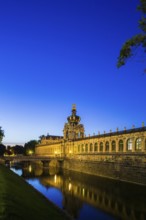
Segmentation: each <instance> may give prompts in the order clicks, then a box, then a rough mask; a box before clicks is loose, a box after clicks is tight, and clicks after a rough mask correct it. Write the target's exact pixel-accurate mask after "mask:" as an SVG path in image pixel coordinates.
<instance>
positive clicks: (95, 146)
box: [94, 143, 98, 152]
mask: <svg viewBox="0 0 146 220" xmlns="http://www.w3.org/2000/svg"><path fill="white" fill-rule="evenodd" d="M94 151H95V152H96V151H98V145H97V143H95V144H94Z"/></svg>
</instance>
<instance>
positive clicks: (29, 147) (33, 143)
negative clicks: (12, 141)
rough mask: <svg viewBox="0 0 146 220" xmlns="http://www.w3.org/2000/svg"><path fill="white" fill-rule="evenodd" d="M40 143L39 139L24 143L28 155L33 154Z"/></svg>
mask: <svg viewBox="0 0 146 220" xmlns="http://www.w3.org/2000/svg"><path fill="white" fill-rule="evenodd" d="M37 144H38V141H36V140H31V141H29V142H27V143H25V145H24V151H25V154H26V155H32V154H34V153H35V146H36V145H37Z"/></svg>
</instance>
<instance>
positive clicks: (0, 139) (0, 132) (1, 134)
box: [0, 127, 5, 143]
mask: <svg viewBox="0 0 146 220" xmlns="http://www.w3.org/2000/svg"><path fill="white" fill-rule="evenodd" d="M4 136H5V135H4V131H3V130H2V128H1V127H0V143H1V142H2V139H3V137H4Z"/></svg>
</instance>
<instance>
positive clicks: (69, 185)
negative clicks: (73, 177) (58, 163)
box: [68, 183, 72, 191]
mask: <svg viewBox="0 0 146 220" xmlns="http://www.w3.org/2000/svg"><path fill="white" fill-rule="evenodd" d="M71 189H72V184H71V183H69V184H68V190H69V191H71Z"/></svg>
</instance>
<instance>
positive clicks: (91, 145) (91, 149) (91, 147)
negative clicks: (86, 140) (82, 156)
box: [90, 144, 93, 152]
mask: <svg viewBox="0 0 146 220" xmlns="http://www.w3.org/2000/svg"><path fill="white" fill-rule="evenodd" d="M92 151H93V144H90V152H92Z"/></svg>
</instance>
